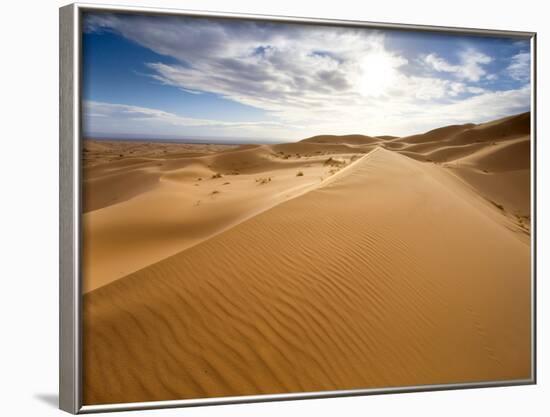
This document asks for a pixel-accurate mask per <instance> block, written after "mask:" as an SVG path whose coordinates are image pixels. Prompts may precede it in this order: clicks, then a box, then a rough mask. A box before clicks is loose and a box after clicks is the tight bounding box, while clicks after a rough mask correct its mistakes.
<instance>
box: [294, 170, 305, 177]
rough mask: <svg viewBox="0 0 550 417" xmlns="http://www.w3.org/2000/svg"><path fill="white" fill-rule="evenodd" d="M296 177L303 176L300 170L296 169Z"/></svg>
mask: <svg viewBox="0 0 550 417" xmlns="http://www.w3.org/2000/svg"><path fill="white" fill-rule="evenodd" d="M296 176H297V177H303V176H304V173H303V172H302V171H298V173H297V174H296Z"/></svg>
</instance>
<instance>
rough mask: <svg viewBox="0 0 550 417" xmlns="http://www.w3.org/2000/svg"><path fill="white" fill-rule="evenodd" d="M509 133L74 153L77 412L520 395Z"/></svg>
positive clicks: (516, 142)
mask: <svg viewBox="0 0 550 417" xmlns="http://www.w3.org/2000/svg"><path fill="white" fill-rule="evenodd" d="M525 117H526V116H523V115H520V116H516V117H512V118H506V119H503V120H501V121H497V122H494V123H492V124H491V123H488V124H484V125H477V126H475V125H463V126H460V127H451V128H449V129H445V128H444V129H438V130H437V131H431V132H428V133H427V134H426V135H428V136H429V137H428V138H427V139H426V140H425V141H423V140H422V138H420V137H419V136H421V135H416V136H415V137H414V138H413V139H412V140H411V139H410V138H409V139H406V138H402V139H403V140H401V139H392V138H387V139H384V138H374V139H373V138H371V139H373V140H374V141H375V142H371V141H370V140H366V141H363V140H362V138H361V140H359V139H357V141H355V139H354V140H353V141H349V140H348V139H344V140H335V142H336V143H330V144H329V143H324V142H322V141H321V142H319V141H316V140H313V141H312V140H310V139H308V140H306V141H302V142H297V143H295V144H281V145H273V146H246V147H238V148H230V149H227V150H222V149H219V148H218V149H216V150H215V151H214V150H212V149H209V148H208V146H206V145H204V146H203V148H204V149H196V150H195V151H194V152H195V153H196V155H195V156H189V154H187V155H186V154H185V153H183V154H182V153H181V152H180V151H179V150H177V149H170V150H169V151H168V153H171V154H172V155H175V156H173V157H167V158H162V157H161V156H159V155H158V153H154V152H153V154H152V155H149V156H147V155H139V158H136V160H135V161H131V160H132V158H131V157H130V156H129V155H127V154H126V155H127V157H123V158H120V160H117V159H116V158H115V159H113V160H111V159H110V157H108V156H103V157H102V158H103V163H101V164H100V163H97V159H99V157H96V155H89V157H90V160H91V161H93V162H92V163H91V164H90V165H89V166H88V168H87V169H86V170H87V171H86V172H87V173H88V176H87V177H86V175H85V177H86V178H87V179H86V181H89V183H88V182H87V183H86V185H85V187H87V186H88V184H90V188H89V190H91V191H89V195H88V198H90V201H92V202H95V203H90V211H89V212H88V213H86V214H85V215H84V228H85V229H84V234H85V242H84V250H85V252H84V264H85V265H84V282H85V288H86V290H87V291H88V292H87V294H86V295H85V296H84V344H83V346H84V387H85V390H84V402H85V404H101V403H116V402H132V401H149V400H170V399H181V398H204V397H214V396H234V395H253V394H268V393H288V392H303V391H320V390H337V389H354V388H369V387H389V386H406V385H419V384H437V383H451V382H472V381H488V380H505V379H522V378H528V377H529V373H530V240H529V217H528V216H529V213H530V207H529V166H530V164H529V146H528V145H529V136H528V135H529V132H528V126H527V131H526V127H525V122H524V119H525ZM501 124H507V125H510V124H511V125H512V127H510V126H508V127H505V128H503V127H502V126H500V125H501ZM472 130H475V131H476V132H477V134H478V136H475V135H473V134H471V133H469V134H466V133H465V132H468V131H472ZM434 132H435V133H434ZM488 132H490V133H488ZM499 132H500V133H504V134H503V135H500V134H497V133H499ZM507 132H510V134H507ZM461 135H462V136H461ZM469 135H472V136H469ZM495 135H496V136H495ZM352 136H353V137H355V136H356V135H352ZM328 137H329V136H326V137H325V136H323V138H328ZM457 137H459V138H460V140H456V138H457ZM331 138H333V139H335V138H337V137H331ZM368 138H370V137H368ZM405 139H406V140H405ZM428 139H429V140H428ZM466 139H467V140H466ZM323 140H324V139H323ZM327 140H328V139H327ZM354 141H355V142H354ZM351 142H353V143H351ZM493 142H495V143H494V144H493ZM384 143H386V144H388V143H401V144H402V146H396V145H392V146H389V147H383V146H384ZM423 143H430V144H431V145H430V146H431V147H427V148H424V149H423V150H421V149H418V148H416V149H417V150H416V152H415V151H412V150H411V151H407V150H406V149H407V147H411V146H415V145H417V144H423ZM437 143H438V144H439V147H440V155H442V154H445V155H444V156H445V158H443V157H442V158H441V161H436V160H435V159H433V160H432V161H428V159H429V157H428V156H429V155H431V156H432V157H435V155H437V154H434V152H435V151H437V147H435V146H432V145H435V144H437ZM117 146H118V148H117V152H119V151H121V150H122V152H123V153H122V155H125V152H126V151H124V146H123V145H117ZM174 146H175V145H174ZM107 147H108V146H107ZM401 149H403V150H401ZM413 149H414V148H413ZM165 150H166V149H165ZM187 151H188V153H193V149H191V148H190V149H188V150H187ZM97 152H103V154H104V155H106V154H108V149H105V148H101V147H100V149H99V150H98V151H97ZM90 153H92V154H93V153H94V151H93V150H92V151H90ZM124 161H125V163H123V162H124ZM86 172H85V174H86ZM299 173H301V174H302V175H298V174H299ZM217 174H220V175H221V177H217ZM134 175H135V177H134ZM199 177H200V178H201V180H200V181H199V180H198V178H199ZM213 177H215V178H213ZM132 178H135V179H136V180H135V183H132V180H131V179H132ZM145 178H146V179H145ZM109 179H111V180H109ZM142 179H144V180H143V181H142ZM153 179H154V180H153ZM109 181H111V182H109ZM226 182H228V183H229V184H226V185H224V184H225V183H226ZM111 183H112V184H116V185H113V187H114V189H115V190H120V191H116V192H114V191H113V190H109V189H108V188H109V187H108V185H109V184H111ZM92 184H93V185H92ZM195 184H198V185H195ZM117 187H118V188H117ZM122 191H124V193H125V194H124V193H122ZM213 191H219V193H216V194H212V192H213ZM101 193H105V194H106V196H102V197H101V198H100V197H98V196H97V195H100V194H101ZM96 194H97V195H96ZM110 195H119V197H118V200H116V199H113V198H107V197H109V196H110ZM197 201H200V203H199V204H197ZM98 202H100V203H98ZM96 206H97V207H98V208H94V207H96ZM100 206H101V207H100ZM113 270H114V271H116V273H113V272H112V271H113Z"/></svg>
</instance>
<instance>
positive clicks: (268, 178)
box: [256, 177, 271, 185]
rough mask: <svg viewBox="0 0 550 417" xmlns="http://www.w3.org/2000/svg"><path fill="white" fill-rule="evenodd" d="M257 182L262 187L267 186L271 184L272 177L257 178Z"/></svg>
mask: <svg viewBox="0 0 550 417" xmlns="http://www.w3.org/2000/svg"><path fill="white" fill-rule="evenodd" d="M256 182H257V183H258V184H260V185H263V184H267V183H268V182H271V177H261V178H256Z"/></svg>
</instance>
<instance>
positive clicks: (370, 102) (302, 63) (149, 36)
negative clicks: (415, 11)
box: [87, 15, 529, 140]
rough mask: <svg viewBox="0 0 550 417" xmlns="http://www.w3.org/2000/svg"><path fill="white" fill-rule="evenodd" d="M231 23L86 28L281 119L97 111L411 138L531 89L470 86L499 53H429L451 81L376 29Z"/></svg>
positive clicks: (96, 24)
mask: <svg viewBox="0 0 550 417" xmlns="http://www.w3.org/2000/svg"><path fill="white" fill-rule="evenodd" d="M224 22H225V23H223V24H222V23H220V21H219V20H208V21H207V24H206V23H205V20H203V19H186V18H180V17H174V18H164V19H162V20H161V19H150V18H145V17H141V16H132V17H125V18H120V17H117V16H114V15H101V16H96V17H94V18H93V19H91V20H89V21H88V25H87V30H101V28H104V27H108V28H110V29H111V30H115V31H117V32H119V33H120V34H122V35H123V36H125V37H126V38H128V39H131V40H132V41H134V42H137V43H139V44H141V45H143V46H145V47H147V48H149V49H151V50H153V51H155V52H156V53H158V54H162V55H166V56H170V57H172V58H175V59H176V60H177V61H178V63H177V64H174V63H171V64H167V63H162V62H150V63H148V66H149V68H150V69H151V71H152V73H151V76H152V77H154V78H155V79H156V80H157V81H160V82H162V83H164V84H167V85H172V86H175V87H177V88H180V89H182V90H184V91H187V92H192V93H199V94H200V93H201V92H209V93H214V94H217V95H219V96H221V97H224V98H226V99H228V100H232V101H234V102H238V103H241V104H245V105H248V106H252V107H255V108H258V109H261V110H263V111H264V112H265V113H266V115H267V116H266V119H269V120H277V122H268V121H266V122H250V123H233V122H221V121H216V120H207V119H205V120H203V119H193V118H188V117H182V116H178V115H174V114H172V113H167V112H162V111H159V110H155V109H147V108H141V107H133V106H121V105H118V104H108V103H90V108H89V111H90V113H94V114H103V115H106V117H107V118H108V119H109V120H110V121H112V126H117V128H119V129H120V128H121V127H120V126H127V128H128V129H130V128H131V129H136V130H137V129H138V128H139V129H143V128H145V127H149V128H152V126H156V127H158V126H160V125H163V126H169V128H170V129H172V131H176V130H175V129H183V130H185V131H187V130H189V129H193V128H203V131H208V132H209V133H208V134H213V133H214V131H216V132H223V134H226V135H229V134H231V135H237V136H238V135H243V134H244V135H249V134H257V135H261V136H266V137H281V138H282V137H284V138H286V139H288V140H296V139H300V138H303V137H306V136H310V135H314V134H320V133H334V134H346V133H354V132H355V133H365V134H373V135H375V134H395V135H405V134H410V133H416V132H419V131H423V130H428V129H431V128H434V127H439V126H441V125H444V124H445V123H463V122H476V121H482V120H487V119H490V118H491V117H500V116H503V115H505V114H511V113H512V112H514V111H522V110H523V109H524V108H525V107H528V106H529V99H526V92H525V91H524V90H511V91H508V92H502V93H492V92H488V91H486V90H484V89H482V88H480V87H478V86H471V85H468V84H467V83H468V82H475V81H479V80H480V79H481V78H482V77H485V78H489V77H490V76H491V74H487V72H486V70H485V69H484V68H483V66H484V65H486V64H488V63H490V62H491V61H492V58H491V57H489V56H487V55H485V54H482V53H480V52H478V51H476V50H474V49H467V50H464V51H462V52H461V53H460V54H459V59H460V62H459V64H458V65H454V64H450V63H449V62H447V61H446V60H444V59H443V58H442V57H440V56H438V55H436V54H428V55H426V56H424V63H425V64H426V65H427V66H428V67H429V68H431V69H432V70H433V71H435V72H436V73H437V72H446V73H452V74H454V75H455V76H456V78H457V79H455V80H448V79H444V78H439V77H437V76H434V75H433V71H432V72H431V73H430V74H429V75H422V74H416V75H411V74H410V73H409V72H408V67H409V61H408V60H407V59H406V58H405V57H404V56H403V55H401V54H399V53H396V52H394V51H391V50H389V49H388V48H387V46H386V40H385V37H384V36H383V34H381V33H380V32H377V31H372V30H364V29H353V28H347V29H342V28H337V27H322V28H319V27H316V26H304V25H287V26H285V27H284V30H282V29H281V26H274V25H273V24H269V23H263V24H256V23H254V22H248V21H224ZM276 28H278V29H276ZM471 95H474V96H473V97H471ZM465 97H469V98H465ZM484 106H485V107H484ZM100 108H101V109H102V111H100V110H99V109H100ZM506 112H507V113H506ZM90 119H92V118H90ZM129 120H132V122H133V124H131V125H130V124H128V121H129ZM117 121H120V123H119V124H117ZM136 121H137V122H136ZM107 125H108V124H107V123H106V122H105V121H102V122H101V124H99V123H98V124H97V126H107ZM186 129H187V130H186Z"/></svg>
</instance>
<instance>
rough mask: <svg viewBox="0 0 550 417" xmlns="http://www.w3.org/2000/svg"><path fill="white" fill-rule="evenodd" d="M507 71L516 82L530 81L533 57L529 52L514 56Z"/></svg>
mask: <svg viewBox="0 0 550 417" xmlns="http://www.w3.org/2000/svg"><path fill="white" fill-rule="evenodd" d="M507 71H508V74H509V75H510V77H512V78H513V79H514V80H517V81H528V80H529V77H530V73H531V55H530V54H529V52H520V53H519V54H517V55H514V56H513V57H512V62H511V64H510V65H509V66H508V68H507Z"/></svg>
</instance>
